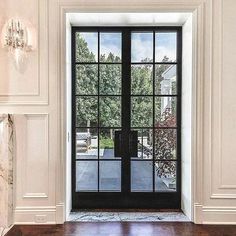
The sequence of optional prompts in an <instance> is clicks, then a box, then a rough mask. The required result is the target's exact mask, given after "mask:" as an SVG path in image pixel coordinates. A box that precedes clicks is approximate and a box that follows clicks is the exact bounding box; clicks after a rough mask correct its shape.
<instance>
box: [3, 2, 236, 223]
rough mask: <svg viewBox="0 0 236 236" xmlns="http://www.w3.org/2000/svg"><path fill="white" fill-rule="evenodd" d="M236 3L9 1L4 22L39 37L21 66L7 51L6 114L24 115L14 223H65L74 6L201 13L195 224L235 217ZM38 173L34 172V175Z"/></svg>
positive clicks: (196, 55) (196, 57)
mask: <svg viewBox="0 0 236 236" xmlns="http://www.w3.org/2000/svg"><path fill="white" fill-rule="evenodd" d="M235 8H236V2H235V0H146V1H144V0H133V1H126V0H120V1H116V0H114V1H110V0H101V1H95V0H90V1H83V0H3V1H1V2H0V25H1V26H2V24H3V23H4V22H5V20H6V19H8V18H9V17H11V16H17V15H18V16H19V17H22V18H25V19H26V20H29V21H30V22H31V23H32V24H33V25H34V26H35V28H36V30H37V32H38V33H37V35H38V47H37V50H36V51H34V52H32V53H29V59H30V60H29V64H28V65H29V66H28V67H27V70H26V71H25V72H24V73H23V74H22V73H20V72H18V71H16V70H15V69H14V67H13V65H12V63H11V62H10V58H9V57H7V53H6V52H5V51H4V50H3V49H2V48H1V49H0V113H15V114H21V116H18V117H17V116H16V117H17V118H16V132H17V134H18V139H17V146H16V149H17V150H16V152H17V156H16V173H15V174H16V180H17V182H16V189H15V196H16V199H15V222H16V223H18V224H27V223H40V222H39V221H40V219H41V218H40V217H39V218H38V216H40V215H43V216H45V217H44V220H43V222H41V223H63V222H64V219H65V208H64V205H65V202H66V181H65V173H66V151H68V150H66V142H67V132H66V131H67V117H66V114H67V112H66V110H67V107H66V96H67V92H66V65H67V64H66V17H65V16H66V13H67V12H190V13H193V46H194V47H193V74H192V77H193V85H192V87H193V90H192V124H193V125H192V130H191V133H192V134H191V135H192V142H191V144H192V164H191V165H192V183H193V184H192V191H193V220H194V222H195V223H206V224H207V223H222V224H229V223H231V224H236V209H235V206H236V171H235V168H234V167H235V166H236V159H235V153H236V145H235V144H234V143H235V142H234V140H236V125H235V119H236V106H235V99H236V93H235V91H236V82H235V74H236V61H235V56H236V47H235V45H234V42H235V37H236V29H235V26H234V24H235V22H236V15H235V12H234V9H235ZM27 178H29V179H27Z"/></svg>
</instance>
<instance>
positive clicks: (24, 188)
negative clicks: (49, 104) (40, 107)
mask: <svg viewBox="0 0 236 236" xmlns="http://www.w3.org/2000/svg"><path fill="white" fill-rule="evenodd" d="M23 116H24V118H25V125H26V127H25V128H26V134H27V129H28V127H27V126H28V124H27V122H28V121H29V120H35V121H38V120H42V121H43V122H44V135H45V137H44V139H43V140H44V145H45V147H44V148H45V155H46V156H45V157H44V158H46V159H47V162H48V161H49V114H47V113H31V114H29V113H28V114H24V115H23ZM25 138H26V140H25V142H26V144H25V149H23V150H24V151H26V150H28V146H27V143H28V142H27V139H28V137H27V136H26V137H25ZM41 138H43V137H41ZM24 155H25V157H24V159H23V161H24V162H25V163H24V164H23V165H22V173H23V175H22V177H23V180H27V179H29V178H30V177H29V176H28V175H29V173H28V172H27V168H28V158H29V156H28V153H27V152H26V153H24ZM47 171H48V173H47V183H45V185H46V191H45V192H28V189H30V187H29V186H27V182H25V181H21V183H22V187H21V189H22V194H23V196H22V198H23V199H30V198H33V199H36V198H38V199H40V198H42V199H45V198H48V193H49V171H50V169H49V166H47Z"/></svg>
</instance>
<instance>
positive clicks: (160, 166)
mask: <svg viewBox="0 0 236 236" xmlns="http://www.w3.org/2000/svg"><path fill="white" fill-rule="evenodd" d="M155 191H156V192H173V191H176V162H175V161H157V162H156V163H155Z"/></svg>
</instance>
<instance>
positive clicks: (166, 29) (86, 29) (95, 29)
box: [72, 27, 182, 193]
mask: <svg viewBox="0 0 236 236" xmlns="http://www.w3.org/2000/svg"><path fill="white" fill-rule="evenodd" d="M124 29H125V30H127V29H128V30H129V31H130V35H131V33H132V32H142V33H145V32H150V30H151V31H152V33H153V61H152V62H131V59H130V63H129V65H130V70H131V65H152V68H153V81H152V82H153V94H135V95H133V94H131V92H130V97H152V98H153V122H152V123H153V126H151V127H148V126H147V127H131V125H130V129H131V130H134V129H135V130H136V129H141V130H143V129H152V130H153V134H154V131H155V130H156V129H176V131H177V140H176V142H177V150H176V159H164V160H162V159H158V160H157V159H155V158H154V148H153V158H152V162H153V192H154V193H158V192H156V191H155V162H164V161H174V162H176V163H177V165H176V172H177V173H176V181H177V185H176V191H175V192H180V187H181V185H180V170H181V166H180V157H181V143H180V142H181V140H180V138H181V74H182V71H181V66H182V55H181V53H182V52H181V51H182V29H181V27H73V32H72V52H74V51H75V50H74V48H73V46H74V45H75V39H74V38H73V37H74V36H75V32H97V33H98V61H97V62H76V61H75V55H72V77H73V78H75V65H79V64H81V65H83V64H85V65H89V64H94V65H98V94H97V95H89V94H87V95H78V94H76V93H75V79H74V84H73V86H72V106H73V107H72V111H75V110H74V109H75V106H74V105H75V99H74V98H76V97H87V96H88V97H89V96H93V97H97V98H98V117H97V118H98V119H97V120H98V126H93V127H85V126H81V127H80V126H76V124H75V119H74V118H75V116H73V117H72V134H73V133H74V132H73V130H75V129H77V128H82V129H84V128H93V129H97V134H98V158H97V159H89V160H88V159H79V160H78V161H83V160H86V161H97V162H98V192H99V181H100V180H99V161H100V160H102V161H115V159H100V157H99V154H100V152H99V148H100V147H99V146H100V145H99V141H100V138H99V134H100V132H99V131H100V129H114V130H115V129H122V126H121V127H102V126H100V122H99V98H100V97H103V96H104V97H121V98H123V97H122V94H121V95H111V94H108V95H105V94H102V95H100V94H99V77H100V73H99V70H100V66H99V65H107V64H108V65H112V64H114V65H117V64H118V65H123V55H122V50H121V62H100V32H113V33H121V34H122V37H123V30H124ZM158 32H175V33H176V40H177V47H176V59H177V60H176V61H175V62H156V61H155V42H156V40H155V36H156V33H158ZM130 40H131V39H130ZM122 42H123V40H122ZM130 43H131V42H130ZM121 47H123V44H121ZM130 50H131V49H130ZM72 54H73V53H72ZM163 64H164V65H176V67H177V68H176V77H177V78H176V87H177V90H176V94H171V95H170V94H168V95H165V94H155V86H156V78H155V66H156V65H163ZM122 69H123V68H122ZM121 76H122V74H121ZM130 82H131V81H130ZM121 86H124V85H122V82H121ZM156 97H176V126H175V127H154V125H155V98H156ZM121 109H122V108H121ZM72 113H73V112H72ZM74 113H75V112H74ZM74 115H75V114H74ZM130 116H131V114H130ZM154 141H155V140H154V135H153V145H154ZM72 147H73V152H75V146H74V142H72ZM74 160H75V161H76V159H74ZM120 160H121V159H120V158H119V159H117V161H120ZM131 161H132V159H130V162H131ZM134 161H146V160H143V159H139V160H138V159H135V160H134ZM73 166H75V165H73V163H72V169H73V171H74V172H75V167H73ZM121 173H122V169H121ZM74 177H75V176H74ZM72 179H73V178H72ZM72 182H74V184H75V181H73V180H72ZM130 187H131V186H130ZM121 189H122V188H121ZM168 193H171V192H168Z"/></svg>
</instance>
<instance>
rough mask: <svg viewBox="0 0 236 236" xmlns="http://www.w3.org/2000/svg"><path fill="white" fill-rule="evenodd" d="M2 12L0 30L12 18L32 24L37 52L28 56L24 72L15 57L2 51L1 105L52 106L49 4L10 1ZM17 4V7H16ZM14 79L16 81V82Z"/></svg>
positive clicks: (4, 50) (41, 0)
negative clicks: (49, 90) (49, 82)
mask: <svg viewBox="0 0 236 236" xmlns="http://www.w3.org/2000/svg"><path fill="white" fill-rule="evenodd" d="M4 1H5V2H6V3H5V5H3V8H2V9H1V10H2V12H1V21H0V29H2V27H3V25H4V23H5V22H6V21H7V20H8V19H9V18H12V17H16V18H19V19H22V20H23V21H26V22H29V23H31V24H32V27H33V28H35V32H37V33H36V35H32V36H33V37H36V38H37V44H36V49H35V50H33V51H31V52H29V53H27V55H26V57H27V58H26V60H25V65H26V66H22V68H23V69H22V71H21V69H20V71H19V70H17V69H16V68H15V66H14V62H13V56H12V54H10V53H9V52H7V50H6V49H4V48H2V47H0V64H1V66H0V75H1V77H2V79H1V80H0V105H8V104H12V105H16V104H18V105H22V104H28V105H32V104H34V105H36V104H47V103H48V52H49V49H48V6H47V5H48V1H47V0H34V1H30V0H19V1H15V0H9V1H6V0H4ZM16 2H17V3H16ZM12 78H14V79H12Z"/></svg>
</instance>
